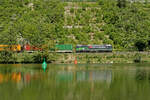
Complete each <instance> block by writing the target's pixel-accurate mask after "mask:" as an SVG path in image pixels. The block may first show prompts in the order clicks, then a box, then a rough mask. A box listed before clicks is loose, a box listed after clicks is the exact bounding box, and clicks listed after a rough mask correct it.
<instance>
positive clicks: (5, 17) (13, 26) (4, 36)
mask: <svg viewBox="0 0 150 100" xmlns="http://www.w3.org/2000/svg"><path fill="white" fill-rule="evenodd" d="M146 1H147V0H146ZM149 15H150V4H149V3H148V2H142V3H141V2H132V3H130V2H127V1H125V0H118V1H116V0H98V1H97V2H69V3H67V2H61V1H60V0H45V1H44V0H1V1H0V38H1V39H0V44H21V45H23V44H25V43H27V42H28V43H30V44H32V45H36V46H43V45H44V46H45V47H48V48H49V47H52V46H53V45H54V44H56V43H57V44H73V45H76V44H112V45H113V47H114V48H115V49H117V50H139V51H143V50H149V46H150V33H149V32H150V28H149V27H150V17H149Z"/></svg>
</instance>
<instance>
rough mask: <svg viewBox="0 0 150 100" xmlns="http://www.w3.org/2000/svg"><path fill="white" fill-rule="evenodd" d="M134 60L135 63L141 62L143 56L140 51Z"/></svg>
mask: <svg viewBox="0 0 150 100" xmlns="http://www.w3.org/2000/svg"><path fill="white" fill-rule="evenodd" d="M134 62H135V63H140V62H141V56H140V55H139V54H138V53H137V54H135V58H134Z"/></svg>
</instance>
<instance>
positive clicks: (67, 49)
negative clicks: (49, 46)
mask: <svg viewBox="0 0 150 100" xmlns="http://www.w3.org/2000/svg"><path fill="white" fill-rule="evenodd" d="M55 49H56V52H60V53H61V52H64V53H72V51H73V47H72V45H71V44H57V45H55Z"/></svg>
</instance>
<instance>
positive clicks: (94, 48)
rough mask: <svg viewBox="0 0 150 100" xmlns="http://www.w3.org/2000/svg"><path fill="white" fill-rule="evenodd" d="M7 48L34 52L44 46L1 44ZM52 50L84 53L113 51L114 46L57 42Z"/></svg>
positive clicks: (3, 48)
mask: <svg viewBox="0 0 150 100" xmlns="http://www.w3.org/2000/svg"><path fill="white" fill-rule="evenodd" d="M5 50H11V51H14V52H21V51H26V52H34V51H43V49H42V48H40V47H36V46H31V45H29V44H26V45H24V46H21V45H0V51H5ZM52 50H53V51H52V52H58V53H72V52H76V53H84V52H112V51H113V48H112V45H110V44H105V45H76V47H75V48H73V45H71V44H56V45H55V47H54V48H53V49H52Z"/></svg>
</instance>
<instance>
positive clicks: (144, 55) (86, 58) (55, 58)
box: [0, 52, 150, 64]
mask: <svg viewBox="0 0 150 100" xmlns="http://www.w3.org/2000/svg"><path fill="white" fill-rule="evenodd" d="M0 56H1V57H0V63H42V62H43V59H44V58H45V59H46V61H47V63H53V64H74V61H75V59H76V60H77V63H78V64H87V63H89V64H95V63H100V64H110V63H150V52H111V53H108V52H105V53H41V52H40V53H39V52H34V53H27V52H22V53H12V54H11V53H5V54H1V55H0Z"/></svg>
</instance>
